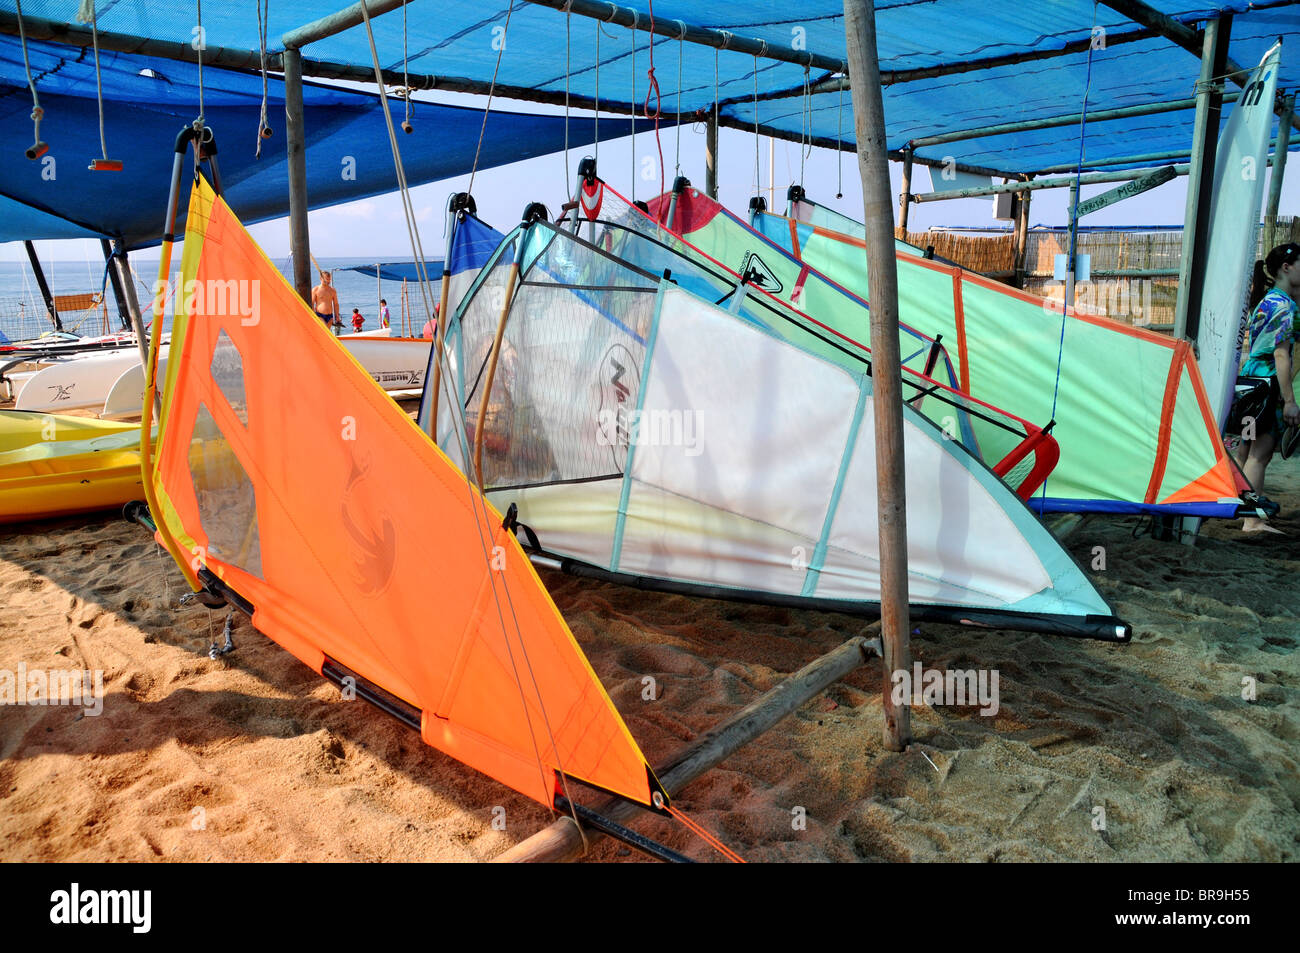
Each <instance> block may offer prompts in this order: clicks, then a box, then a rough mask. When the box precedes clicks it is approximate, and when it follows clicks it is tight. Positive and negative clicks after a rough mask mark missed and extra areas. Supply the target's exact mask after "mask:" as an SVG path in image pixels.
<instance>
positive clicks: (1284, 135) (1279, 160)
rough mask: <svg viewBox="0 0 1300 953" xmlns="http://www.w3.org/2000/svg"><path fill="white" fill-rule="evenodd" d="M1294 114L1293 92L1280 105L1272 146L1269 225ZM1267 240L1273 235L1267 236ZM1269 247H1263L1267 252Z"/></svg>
mask: <svg viewBox="0 0 1300 953" xmlns="http://www.w3.org/2000/svg"><path fill="white" fill-rule="evenodd" d="M1294 115H1295V93H1292V94H1291V95H1290V96H1288V97H1286V102H1285V104H1284V105H1283V107H1282V122H1281V123H1280V124H1279V126H1278V129H1277V145H1276V146H1275V147H1274V148H1273V174H1272V175H1271V176H1270V177H1269V180H1268V205H1267V207H1266V209H1267V210H1266V211H1265V213H1264V220H1265V221H1266V222H1268V224H1269V226H1270V227H1274V226H1276V225H1277V207H1278V203H1279V202H1280V201H1281V199H1282V176H1283V174H1284V173H1285V172H1286V151H1287V150H1288V149H1290V148H1291V117H1292V116H1294ZM1268 239H1269V242H1270V243H1271V242H1272V240H1273V235H1272V234H1271V233H1270V234H1269V236H1268ZM1270 250H1271V249H1269V248H1265V249H1264V253H1265V254H1268V252H1269V251H1270Z"/></svg>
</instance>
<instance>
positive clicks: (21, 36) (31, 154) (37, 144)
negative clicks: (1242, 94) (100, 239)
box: [15, 0, 50, 280]
mask: <svg viewBox="0 0 1300 953" xmlns="http://www.w3.org/2000/svg"><path fill="white" fill-rule="evenodd" d="M15 4H16V6H17V8H18V42H19V44H20V45H21V46H22V48H23V69H24V70H25V71H26V73H27V88H28V89H30V90H31V91H32V126H33V132H32V144H31V146H30V147H29V148H28V149H27V153H26V155H27V158H29V159H39V158H40V157H41V156H43V155H45V153H47V152H49V150H50V147H49V146H48V145H47V144H46V143H44V142H42V141H41V120H42V119H44V118H45V110H44V109H42V108H41V97H40V96H38V95H36V82H35V80H33V79H32V64H31V62H30V60H28V58H27V30H26V28H25V27H24V26H23V3H22V0H15ZM26 275H27V273H26V272H23V276H24V280H25V279H26Z"/></svg>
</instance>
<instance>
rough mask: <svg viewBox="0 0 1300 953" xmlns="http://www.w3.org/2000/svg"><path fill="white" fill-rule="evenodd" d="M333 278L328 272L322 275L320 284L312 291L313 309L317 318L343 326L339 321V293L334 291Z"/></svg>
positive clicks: (327, 324)
mask: <svg viewBox="0 0 1300 953" xmlns="http://www.w3.org/2000/svg"><path fill="white" fill-rule="evenodd" d="M331 280H332V279H331V276H330V273H329V272H328V271H322V272H321V273H320V284H318V285H317V286H316V287H315V288H312V289H311V307H312V310H313V311H315V312H316V317H318V318H320V319H321V320H322V321H324V322H325V325H326V326H327V327H328V326H330V325H336V326H341V325H342V323H343V322H342V321H340V320H339V293H338V292H337V291H335V290H334V285H333V284H331Z"/></svg>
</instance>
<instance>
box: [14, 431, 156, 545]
mask: <svg viewBox="0 0 1300 953" xmlns="http://www.w3.org/2000/svg"><path fill="white" fill-rule="evenodd" d="M138 499H144V486H143V484H142V482H141V476H140V425H139V424H138V423H135V424H129V423H119V422H116V421H111V420H95V419H93V418H89V417H64V416H59V415H56V414H42V413H29V412H26V411H19V410H0V523H14V522H18V521H21V520H35V519H46V518H48V517H53V516H67V515H69V514H73V513H90V512H94V511H95V510H104V509H112V508H114V507H118V506H121V505H123V504H124V503H127V502H129V501H131V500H138Z"/></svg>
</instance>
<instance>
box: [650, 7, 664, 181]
mask: <svg viewBox="0 0 1300 953" xmlns="http://www.w3.org/2000/svg"><path fill="white" fill-rule="evenodd" d="M648 6H649V9H650V68H649V69H648V70H647V71H646V76H647V77H649V80H650V84H649V86H648V87H647V88H646V93H645V117H646V118H647V119H653V120H654V124H655V147H656V148H657V149H658V150H659V194H660V195H663V194H664V192H665V191H666V190H665V188H664V144H663V142H662V141H661V140H660V139H659V114H660V112H661V111H662V110H661V107H662V105H663V104H662V102H661V100H660V98H659V80H658V79H656V78H655V4H654V0H649V4H648ZM651 96H653V97H654V101H655V111H654V113H653V114H652V113H651V112H650V97H651Z"/></svg>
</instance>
